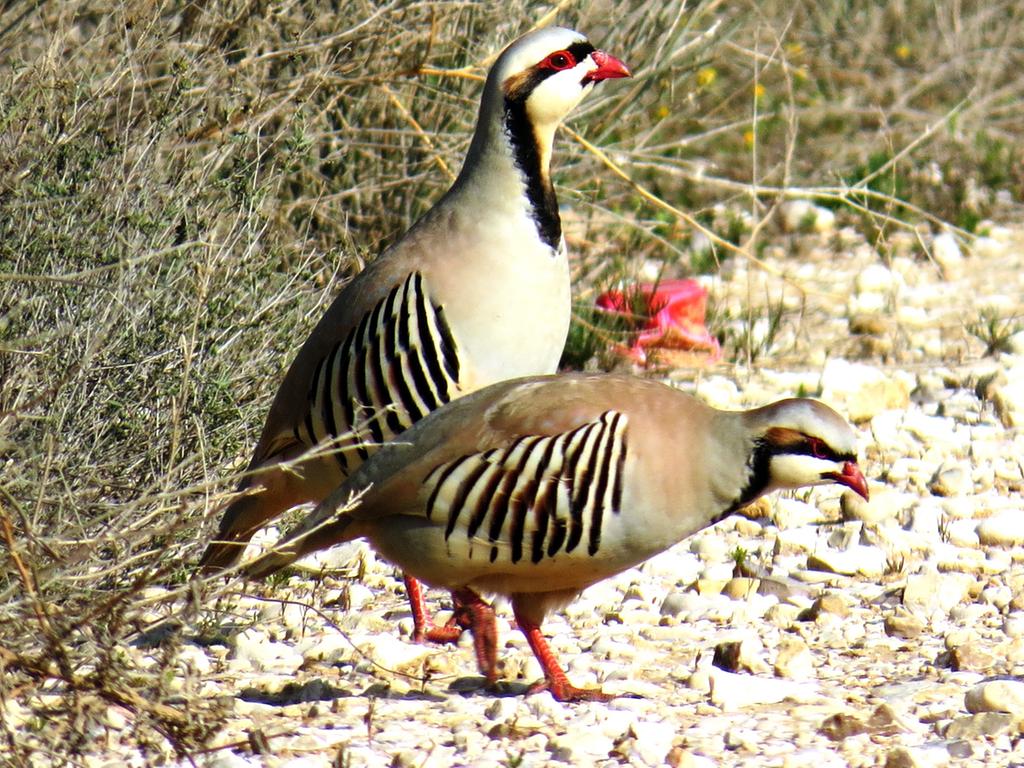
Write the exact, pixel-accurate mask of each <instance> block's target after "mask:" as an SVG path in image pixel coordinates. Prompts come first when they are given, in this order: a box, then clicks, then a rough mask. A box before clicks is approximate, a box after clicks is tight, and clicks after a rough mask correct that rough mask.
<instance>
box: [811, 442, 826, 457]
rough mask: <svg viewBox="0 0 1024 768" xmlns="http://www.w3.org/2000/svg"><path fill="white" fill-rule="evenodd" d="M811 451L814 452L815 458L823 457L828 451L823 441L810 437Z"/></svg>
mask: <svg viewBox="0 0 1024 768" xmlns="http://www.w3.org/2000/svg"><path fill="white" fill-rule="evenodd" d="M810 442H811V453H812V454H814V458H816V459H824V458H825V457H826V454H827V453H828V452H827V451H826V450H825V443H824V442H822V441H821V440H819V439H818V438H816V437H812V438H811V440H810Z"/></svg>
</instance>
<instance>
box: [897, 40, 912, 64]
mask: <svg viewBox="0 0 1024 768" xmlns="http://www.w3.org/2000/svg"><path fill="white" fill-rule="evenodd" d="M895 54H896V58H897V59H899V60H900V61H906V60H907V59H909V58H910V46H909V45H907V44H905V43H904V44H903V45H897V46H896V50H895Z"/></svg>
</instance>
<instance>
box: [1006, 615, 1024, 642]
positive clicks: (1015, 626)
mask: <svg viewBox="0 0 1024 768" xmlns="http://www.w3.org/2000/svg"><path fill="white" fill-rule="evenodd" d="M1003 632H1004V633H1005V634H1006V636H1007V637H1015V638H1016V637H1022V636H1024V611H1014V612H1013V613H1011V614H1010V615H1009V616H1007V617H1006V618H1005V619H1003Z"/></svg>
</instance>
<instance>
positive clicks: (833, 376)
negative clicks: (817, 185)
mask: <svg viewBox="0 0 1024 768" xmlns="http://www.w3.org/2000/svg"><path fill="white" fill-rule="evenodd" d="M816 216H817V217H818V218H815V217H816ZM791 218H793V219H794V221H796V220H799V224H798V225H795V226H796V228H798V229H800V228H803V229H804V230H810V231H805V232H803V233H795V234H791V235H790V236H789V237H788V238H787V240H786V241H785V245H784V246H780V247H778V248H769V249H768V250H767V251H766V252H765V253H764V257H765V259H766V261H767V264H768V266H769V267H770V270H771V271H765V270H763V269H761V268H756V267H754V266H752V265H751V266H749V268H748V265H747V263H746V262H743V261H741V260H733V261H732V262H731V263H730V264H727V265H726V267H725V268H724V269H723V271H722V274H721V276H719V277H717V278H715V279H714V280H713V281H711V283H710V288H711V292H712V296H713V301H714V302H715V305H716V307H717V311H719V312H727V313H728V315H729V316H731V317H733V318H741V317H742V311H741V307H745V306H749V305H750V304H751V302H754V303H755V304H756V303H757V302H759V301H766V302H767V304H768V305H772V304H773V303H774V304H778V305H779V306H782V307H784V309H785V311H784V312H783V321H782V324H781V326H780V329H779V330H778V332H777V333H775V334H774V335H773V334H772V332H771V330H770V328H768V327H767V325H766V324H765V323H761V324H758V325H755V326H754V327H753V328H752V329H751V328H747V327H745V326H744V325H743V322H742V320H740V319H735V320H733V321H732V322H734V323H735V329H734V330H735V331H736V332H737V333H748V334H750V339H751V340H752V342H753V344H752V347H751V348H752V349H757V350H759V351H760V356H759V357H758V358H756V360H755V365H752V366H749V367H743V368H736V367H733V366H728V367H725V366H722V367H720V368H712V369H707V370H703V371H701V372H699V373H698V374H696V375H695V374H694V373H693V371H692V370H686V371H676V372H673V373H672V374H671V375H670V376H669V378H671V379H673V380H676V381H677V382H678V384H679V386H681V387H684V388H686V389H691V390H694V391H696V393H697V394H698V395H700V396H701V397H703V398H705V399H706V400H708V401H709V402H711V403H712V404H714V405H716V406H718V407H725V408H740V407H749V406H751V405H755V404H760V403H763V402H766V401H768V400H771V399H776V398H779V397H783V396H792V395H794V394H797V393H806V394H818V395H819V396H820V397H821V398H822V399H824V400H825V401H827V402H829V403H831V404H832V405H834V406H836V407H837V408H838V409H839V410H841V411H843V412H845V413H846V414H848V415H849V416H850V417H851V418H852V419H854V420H855V421H856V422H857V424H858V425H859V428H860V432H861V435H862V446H863V455H864V457H865V458H864V460H863V462H862V464H863V468H864V470H865V474H866V475H867V476H868V477H869V478H870V479H871V494H872V498H871V502H870V503H867V504H866V503H863V502H862V501H860V500H859V499H858V498H856V497H854V496H853V495H852V494H850V493H849V492H848V493H846V494H844V495H843V496H842V497H840V495H839V493H838V491H837V490H836V489H835V487H832V488H825V489H816V490H813V491H810V492H805V493H799V494H796V495H789V496H784V497H779V496H775V497H772V498H769V499H766V500H764V501H763V502H762V503H759V504H758V505H756V506H755V508H754V509H751V510H748V511H747V514H746V515H742V516H739V515H738V516H734V517H732V518H730V519H728V520H726V521H724V522H723V523H721V524H719V525H717V526H716V527H715V528H713V529H711V530H708V531H704V532H702V533H701V534H699V535H697V536H694V537H693V538H692V539H690V540H687V541H684V542H682V543H681V544H679V545H678V546H677V547H675V548H674V549H672V550H670V551H669V552H666V553H665V554H663V555H661V556H659V557H657V558H655V559H654V560H651V561H649V562H647V563H646V564H644V565H643V566H641V567H639V568H636V569H633V570H630V571H628V572H626V573H623V574H621V575H620V576H619V577H618V578H616V579H613V580H609V581H607V582H604V583H602V584H600V585H598V586H596V587H594V588H592V589H591V590H589V591H588V592H586V593H584V595H583V596H582V597H581V598H580V599H579V600H577V601H576V602H575V603H573V604H572V605H571V606H569V608H568V609H567V610H566V611H565V612H564V613H563V614H560V615H555V616H552V617H551V618H550V620H549V621H548V622H547V624H546V627H545V629H546V631H547V633H548V635H549V637H550V640H551V644H552V647H553V648H554V650H555V651H556V652H557V653H558V655H559V656H560V658H561V660H562V661H563V663H564V665H565V666H566V669H567V672H568V674H569V676H570V678H571V679H572V680H573V682H575V683H576V684H578V685H590V686H594V685H600V686H603V688H604V689H605V690H606V691H610V692H614V693H616V694H619V698H616V699H614V700H613V701H611V702H609V703H607V704H603V703H585V704H573V705H565V704H560V703H558V702H555V701H554V700H553V699H552V698H551V697H550V695H549V694H547V693H541V694H536V695H531V696H525V695H524V692H525V690H526V688H527V686H528V684H529V682H531V681H533V680H535V679H537V678H539V677H540V676H541V673H540V669H539V667H538V665H537V663H536V662H535V660H534V659H533V657H532V655H531V654H530V652H529V649H528V647H527V646H526V643H525V641H524V640H523V638H522V637H521V636H520V635H519V634H518V633H517V632H516V631H514V630H513V629H511V628H510V626H509V623H508V622H509V619H510V614H509V612H508V611H507V609H504V608H503V609H502V610H501V611H500V612H499V613H500V617H501V618H500V619H499V627H500V631H501V636H502V638H503V641H504V645H503V647H502V649H501V655H502V657H503V661H504V676H505V678H506V679H507V680H508V681H509V682H508V683H507V686H506V689H505V691H504V694H503V695H495V694H493V693H489V692H487V691H484V690H482V689H481V680H480V678H478V677H477V676H476V669H475V665H474V662H473V658H472V652H471V650H470V648H469V646H468V638H464V639H463V641H462V642H460V644H459V646H458V647H455V648H452V647H435V646H429V645H419V644H414V643H412V642H411V641H410V639H409V634H410V629H411V619H410V618H409V614H408V610H407V607H406V603H405V601H404V597H403V593H402V591H401V583H400V581H399V580H398V579H397V578H396V574H395V572H394V570H393V569H392V568H391V567H390V566H388V565H387V564H385V563H382V562H380V561H377V560H376V559H374V557H373V555H372V553H370V552H369V551H368V550H366V549H365V547H363V546H362V545H349V546H348V547H347V548H342V549H340V550H336V551H335V552H333V553H331V554H329V555H328V556H327V557H326V560H325V561H323V562H322V563H321V564H326V565H328V566H329V571H328V573H327V575H323V574H320V575H318V576H316V577H315V578H314V577H311V576H310V575H309V574H308V573H307V574H301V575H296V576H292V577H290V578H288V579H286V580H283V581H278V582H275V583H273V584H271V585H265V586H260V587H258V588H251V589H250V591H248V592H245V593H241V592H240V591H239V587H237V586H234V587H230V588H228V589H227V590H226V591H224V592H222V594H221V595H220V597H219V598H216V599H215V598H214V597H209V598H208V599H207V600H206V601H205V608H206V610H205V611H204V613H203V615H202V617H201V620H200V622H199V623H197V624H196V625H195V626H194V627H191V626H190V627H189V629H187V630H186V634H185V636H186V638H187V639H188V640H189V642H187V643H186V644H184V646H183V647H182V648H181V650H180V652H179V653H178V655H177V659H176V666H175V674H174V677H173V679H172V680H171V683H170V686H171V688H172V690H177V691H178V692H179V693H180V694H181V696H182V700H186V701H187V700H189V699H190V698H194V697H198V698H200V699H211V698H219V699H220V700H221V702H222V704H223V705H224V707H225V712H226V713H227V714H226V715H225V717H224V720H223V727H222V728H221V729H220V731H219V732H218V733H217V735H216V736H215V737H214V739H213V741H212V743H211V744H210V747H211V748H212V749H211V751H209V752H207V753H206V754H204V755H202V756H197V757H196V762H197V763H198V764H200V765H208V766H223V767H224V768H227V767H228V766H243V765H252V766H257V765H267V766H284V765H288V766H300V765H301V766H330V765H339V766H340V765H346V766H364V765H365V766H417V767H424V766H450V765H472V766H516V765H524V766H525V765H565V764H569V765H602V766H611V765H636V766H659V765H663V764H668V765H672V766H686V767H688V768H698V767H700V768H712V766H751V767H752V766H785V767H786V768H798V767H799V766H813V768H831V767H832V766H880V765H885V766H892V767H894V768H895V767H902V766H942V765H947V764H955V765H965V766H1006V765H1014V764H1017V765H1019V764H1024V741H1022V733H1024V681H1021V680H1019V679H1018V677H1019V676H1020V675H1021V673H1022V672H1024V547H1022V545H1024V431H1022V429H1021V426H1022V425H1024V337H1022V335H1021V334H1020V333H1019V332H1018V333H1017V335H1016V336H1012V335H1009V334H1008V336H1009V337H1008V338H1007V339H1005V340H1004V342H1003V343H1001V344H1000V345H999V347H1000V351H996V352H993V353H992V354H989V355H987V356H986V355H985V354H984V353H985V347H986V342H984V341H981V340H979V339H978V338H977V337H976V336H975V335H972V334H971V333H969V332H967V331H966V330H965V328H966V327H967V326H970V325H971V324H972V323H974V322H975V321H977V319H978V318H979V316H980V315H979V313H980V312H981V310H982V308H984V307H986V306H991V307H993V308H995V310H997V311H998V313H1000V314H1002V315H1003V316H1007V315H1013V314H1016V315H1017V316H1018V317H1019V316H1020V313H1021V300H1022V298H1021V297H1024V237H1022V233H1020V232H1015V231H1013V230H1009V229H1004V228H998V227H994V228H991V229H990V232H989V236H987V237H984V238H981V239H979V240H978V241H977V242H976V243H974V244H973V246H972V247H971V248H970V250H966V251H961V250H960V249H959V248H958V247H957V246H956V243H955V241H953V240H952V238H951V237H950V236H948V235H941V236H938V237H932V236H931V235H930V234H928V233H923V234H922V233H911V234H908V235H906V236H899V235H897V236H896V237H895V238H893V240H892V242H893V243H894V244H895V247H894V248H893V249H892V250H891V252H888V253H886V254H884V255H883V254H879V253H878V252H877V251H876V249H875V248H873V247H872V246H871V245H870V244H868V243H867V242H865V241H864V240H863V239H862V238H861V237H859V236H858V235H856V234H855V233H853V232H852V231H839V232H837V231H834V230H833V226H832V224H831V222H830V221H829V220H828V216H827V214H826V213H825V212H817V213H816V212H815V211H814V210H811V211H810V212H808V211H807V210H803V211H802V212H801V213H799V215H796V214H794V215H793V216H791ZM815 229H817V230H819V231H814V230H815ZM772 271H774V272H775V273H777V274H772ZM780 297H781V298H780ZM1011 330H1012V328H1011ZM149 596H150V597H152V598H158V597H159V594H158V591H156V592H154V591H153V590H151V591H150V595H149ZM430 597H431V600H432V603H431V604H432V607H433V608H434V609H435V610H436V611H439V612H440V613H441V617H442V619H443V618H444V616H445V614H444V607H445V606H446V602H445V596H444V595H442V594H440V593H437V592H432V593H431V595H430ZM165 614H166V611H165V610H164V609H163V608H160V609H158V610H154V612H153V615H152V617H151V618H152V619H154V620H157V619H159V618H161V617H162V616H163V615H165ZM199 640H201V641H202V642H200V641H199ZM125 652H126V653H127V654H130V655H132V656H133V657H134V658H135V659H136V660H137V661H138V662H139V663H140V664H141V665H143V666H146V665H150V666H153V665H157V664H159V663H161V662H160V661H158V659H163V658H164V657H163V656H162V655H160V654H158V653H157V651H155V650H154V649H153V648H150V647H147V646H146V644H145V643H140V644H138V645H135V646H132V647H128V648H126V649H125ZM129 725H130V724H129V723H127V722H126V713H125V712H123V711H119V710H117V709H116V708H115V709H112V710H111V711H110V713H109V716H108V723H107V725H106V730H105V732H104V733H103V734H98V736H100V738H99V739H98V740H97V745H98V750H97V754H96V757H95V760H90V761H89V764H91V765H104V764H107V765H114V764H118V765H121V764H136V765H142V764H145V763H146V762H147V760H149V759H151V757H152V752H148V753H145V754H144V753H142V752H139V751H138V749H137V748H136V747H134V746H129V745H128V744H127V743H122V741H121V739H122V734H127V733H128V731H129V730H130V728H129V727H128V726H129ZM125 741H126V742H127V739H125Z"/></svg>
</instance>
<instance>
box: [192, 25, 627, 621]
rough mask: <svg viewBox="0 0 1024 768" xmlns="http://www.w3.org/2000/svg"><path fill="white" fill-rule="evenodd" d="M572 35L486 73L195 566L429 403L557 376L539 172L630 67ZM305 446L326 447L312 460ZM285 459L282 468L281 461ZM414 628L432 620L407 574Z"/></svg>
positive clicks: (313, 341)
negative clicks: (456, 164)
mask: <svg viewBox="0 0 1024 768" xmlns="http://www.w3.org/2000/svg"><path fill="white" fill-rule="evenodd" d="M627 76H629V71H628V70H627V69H626V66H625V65H624V64H623V63H622V62H621V61H619V60H618V59H616V58H614V57H613V56H610V55H609V54H607V53H604V52H603V51H599V50H596V49H595V48H594V46H593V45H591V44H590V42H589V41H588V40H587V38H586V37H584V36H583V35H582V34H580V33H579V32H574V31H572V30H569V29H561V28H557V27H552V28H547V29H542V30H538V31H535V32H531V33H530V34H528V35H526V36H524V37H522V38H520V39H519V40H517V41H515V42H514V43H512V44H511V45H510V46H509V47H508V48H506V49H505V50H504V51H503V52H502V54H501V55H500V56H499V57H498V59H497V60H496V61H495V63H494V65H493V66H492V67H491V70H490V73H489V75H488V77H487V82H486V84H485V86H484V92H483V97H482V99H481V103H480V113H479V117H478V120H477V125H476V131H475V133H474V135H473V139H472V142H471V144H470V147H469V151H468V153H467V155H466V160H465V163H464V165H463V167H462V171H461V172H460V173H459V176H458V178H457V179H456V180H455V182H454V184H453V185H452V187H451V189H449V190H448V192H447V193H446V194H445V195H444V197H442V198H441V200H440V201H438V203H437V204H436V205H435V206H434V207H433V208H432V209H431V210H430V211H429V212H428V213H427V214H426V215H425V216H423V218H421V219H420V220H419V221H417V222H416V224H415V225H413V227H412V228H411V229H410V230H409V231H408V232H407V233H406V234H405V235H404V236H403V237H402V238H401V239H400V240H399V241H398V242H396V243H395V244H394V245H392V246H391V248H389V249H388V250H387V251H385V252H384V253H383V254H381V256H380V257H379V258H378V259H376V260H375V261H374V262H373V263H372V264H371V265H370V266H369V267H368V268H367V269H365V270H364V271H363V272H362V273H361V274H359V275H358V276H357V277H356V278H355V279H354V280H353V281H352V282H351V283H349V285H348V286H347V287H346V288H345V289H344V290H343V291H342V292H341V294H340V295H339V296H338V297H337V298H336V299H335V301H334V303H333V304H332V305H331V307H330V308H329V309H328V310H327V313H326V314H325V315H324V317H323V318H322V319H321V321H320V322H319V324H318V325H317V326H316V328H315V329H314V330H313V332H312V334H311V335H310V337H309V338H308V339H307V340H306V343H305V344H304V345H303V347H302V348H301V349H300V350H299V353H298V356H297V357H296V358H295V361H294V362H293V363H292V365H291V368H290V369H289V370H288V373H287V374H286V375H285V378H284V382H283V383H282V384H281V388H280V389H279V390H278V392H277V396H276V397H275V398H274V402H273V405H272V406H271V408H270V414H269V415H268V417H267V421H266V424H265V425H264V427H263V433H262V436H261V437H260V440H259V443H258V444H257V445H256V449H255V451H254V452H253V456H252V460H251V461H250V462H249V468H248V471H247V476H246V478H245V479H244V480H243V481H242V482H241V484H240V485H239V489H238V490H239V491H242V492H244V495H242V496H240V497H239V498H238V499H236V500H235V501H234V502H233V503H231V504H230V506H228V508H227V510H226V511H225V513H224V516H223V519H222V520H221V523H220V530H219V531H218V532H217V535H216V536H215V538H214V541H213V542H212V543H211V544H210V545H209V546H208V547H207V549H206V551H205V553H204V554H203V556H202V559H201V561H200V566H201V568H203V569H204V570H206V571H208V572H209V571H216V570H220V569H222V568H224V567H227V566H228V565H230V564H231V563H232V562H234V561H235V560H236V559H237V558H238V556H239V555H240V554H241V552H242V551H243V549H244V547H245V544H246V543H247V542H248V541H249V539H250V538H251V537H252V535H253V533H255V532H256V531H257V530H258V529H259V528H260V527H262V526H263V525H265V524H266V523H267V522H268V521H270V520H271V519H272V518H274V517H276V516H277V515H279V514H281V513H282V512H284V511H285V510H287V509H290V508H292V507H295V506H297V505H299V504H302V503H306V502H318V501H320V500H321V499H323V498H324V497H325V496H326V495H327V494H328V493H329V492H330V491H331V490H333V489H334V488H335V487H336V486H337V485H338V484H339V483H341V482H342V481H343V480H344V479H345V478H346V477H347V476H348V475H349V474H350V473H351V472H352V471H353V470H354V469H355V468H356V467H358V466H359V464H360V463H361V462H362V461H364V460H365V459H366V458H367V456H368V455H369V454H370V453H371V452H372V451H373V450H375V448H376V447H377V446H379V445H380V444H381V443H384V442H385V441H387V440H389V439H390V438H392V437H393V436H395V435H396V434H398V433H400V432H402V431H403V430H405V429H406V428H407V427H409V426H410V425H411V424H413V423H415V422H416V421H418V420H419V419H420V418H422V417H423V416H424V415H426V414H427V413H429V412H430V411H432V410H433V409H435V408H437V407H438V406H441V405H443V404H445V403H447V402H448V401H449V400H452V399H455V398H457V397H459V396H461V395H463V394H465V393H467V392H472V391H473V390H476V389H478V388H480V387H482V386H486V385H488V384H492V383H494V382H496V381H501V380H503V379H507V378H510V377H514V376H526V375H531V374H539V373H550V372H553V371H554V370H555V369H556V367H557V365H558V360H559V357H560V355H561V353H562V348H563V346H564V344H565V338H566V334H567V332H568V328H569V319H570V309H571V308H570V294H569V265H568V260H567V257H566V252H565V243H564V240H563V239H562V229H561V222H560V219H559V214H558V201H557V200H556V198H555V189H554V186H553V184H552V182H551V176H550V171H549V166H550V160H551V149H552V142H553V139H554V133H555V130H556V129H557V127H558V125H559V123H560V122H561V120H562V119H563V118H564V117H565V116H566V115H567V114H568V113H569V111H570V110H571V109H572V108H573V107H575V106H576V105H577V104H578V103H579V101H580V100H581V99H582V98H583V97H584V96H585V95H586V94H587V93H588V92H589V91H590V90H591V89H592V88H593V87H594V85H595V84H596V83H598V82H600V81H602V80H607V79H609V78H617V77H627ZM314 446H319V447H323V448H324V450H319V451H317V452H316V454H315V455H309V454H310V449H311V448H313V447H314ZM286 462H287V463H288V466H284V464H285V463H286ZM407 583H408V586H409V587H410V598H411V599H412V601H413V610H414V615H415V616H416V617H417V635H418V636H420V637H423V636H428V637H431V638H432V639H451V638H452V637H453V636H457V634H458V630H457V629H456V630H454V633H452V632H446V631H445V629H444V628H436V632H435V631H434V630H435V628H432V627H430V626H428V625H429V622H428V620H427V619H426V618H425V616H424V614H423V609H422V597H421V596H420V592H419V587H418V585H417V584H416V583H415V582H414V581H408V582H407Z"/></svg>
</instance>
